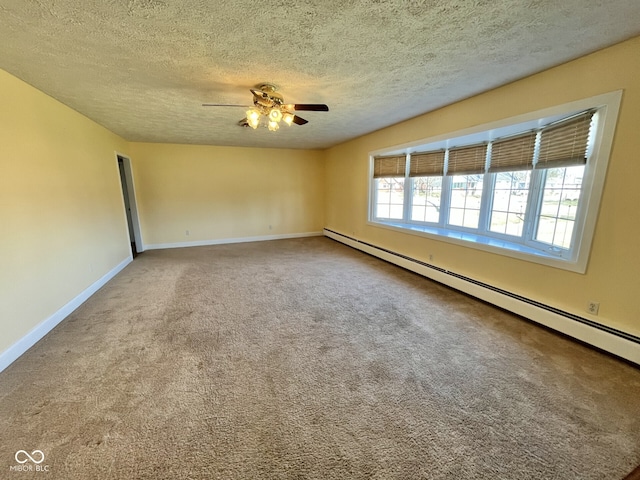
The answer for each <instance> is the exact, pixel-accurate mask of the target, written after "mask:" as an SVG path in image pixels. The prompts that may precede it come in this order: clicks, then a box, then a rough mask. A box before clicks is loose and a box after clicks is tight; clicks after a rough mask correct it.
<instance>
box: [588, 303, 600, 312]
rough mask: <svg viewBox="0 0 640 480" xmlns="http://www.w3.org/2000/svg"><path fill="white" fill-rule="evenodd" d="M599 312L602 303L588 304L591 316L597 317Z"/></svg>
mask: <svg viewBox="0 0 640 480" xmlns="http://www.w3.org/2000/svg"><path fill="white" fill-rule="evenodd" d="M598 310H600V302H589V303H588V304H587V312H589V313H590V314H591V315H597V314H598Z"/></svg>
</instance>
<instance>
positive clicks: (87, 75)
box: [0, 0, 640, 148]
mask: <svg viewBox="0 0 640 480" xmlns="http://www.w3.org/2000/svg"><path fill="white" fill-rule="evenodd" d="M639 19H640V1H638V0H562V1H556V0H553V1H551V0H549V1H545V0H530V1H518V0H442V1H436V0H430V1H429V0H427V1H412V0H368V1H362V0H352V1H350V2H343V1H342V0H324V1H323V0H315V1H300V2H295V3H294V2H287V1H285V0H262V1H258V2H256V1H242V0H221V1H215V2H214V1H211V0H183V1H171V0H164V1H161V0H128V1H127V0H75V1H74V0H28V1H27V0H0V68H2V69H4V70H6V71H8V72H10V73H12V74H13V75H15V76H17V77H19V78H21V79H23V80H24V81H26V82H28V83H30V84H31V85H33V86H35V87H36V88H38V89H40V90H42V91H43V92H45V93H47V94H49V95H51V96H52V97H54V98H56V99H58V100H60V101H61V102H63V103H65V104H66V105H69V106H70V107H72V108H74V109H75V110H77V111H79V112H81V113H83V114H84V115H86V116H87V117H89V118H91V119H93V120H95V121H96V122H98V123H99V124H101V125H104V126H105V127H107V128H108V129H109V130H111V131H113V132H115V133H117V134H119V135H121V136H122V137H124V138H125V139H127V140H130V141H144V142H172V143H196V144H215V145H238V146H259V147H283V148H325V147H329V146H332V145H335V144H337V143H340V142H343V141H345V140H348V139H350V138H354V137H356V136H359V135H362V134H364V133H368V132H371V131H374V130H377V129H380V128H382V127H385V126H388V125H391V124H393V123H397V122H398V121H401V120H405V119H408V118H411V117H414V116H416V115H419V114H421V113H424V112H427V111H430V110H433V109H435V108H438V107H441V106H443V105H447V104H450V103H452V102H455V101H457V100H460V99H463V98H466V97H469V96H471V95H474V94H476V93H479V92H482V91H485V90H487V89H490V88H493V87H496V86H499V85H502V84H504V83H507V82H510V81H512V80H515V79H518V78H521V77H524V76H527V75H530V74H532V73H535V72H538V71H541V70H544V69H546V68H548V67H551V66H553V65H557V64H559V63H563V62H565V61H568V60H571V59H573V58H576V57H579V56H582V55H584V54H586V53H589V52H592V51H595V50H597V49H600V48H602V47H605V46H608V45H611V44H614V43H617V42H619V41H622V40H625V39H627V38H630V37H632V36H636V35H638V34H640V22H639V21H638V20H639ZM261 82H272V83H275V84H276V85H278V86H279V87H280V90H279V91H280V93H282V94H283V95H284V99H285V101H286V102H287V103H326V104H328V105H329V108H330V111H329V112H328V113H323V112H301V113H300V115H301V116H302V117H304V118H306V119H307V120H309V123H308V124H307V125H304V126H296V125H294V126H291V127H286V126H283V127H282V128H281V129H280V130H279V131H278V132H275V133H273V132H269V131H268V130H267V129H266V128H260V129H258V130H255V131H254V130H251V129H249V128H241V127H239V126H237V121H238V120H240V119H241V118H242V117H244V110H243V109H242V108H232V107H227V108H212V107H209V108H205V107H202V106H201V104H202V103H203V102H212V103H232V104H249V103H250V102H251V94H250V92H249V90H248V89H249V88H250V87H253V86H255V85H256V84H258V83H261Z"/></svg>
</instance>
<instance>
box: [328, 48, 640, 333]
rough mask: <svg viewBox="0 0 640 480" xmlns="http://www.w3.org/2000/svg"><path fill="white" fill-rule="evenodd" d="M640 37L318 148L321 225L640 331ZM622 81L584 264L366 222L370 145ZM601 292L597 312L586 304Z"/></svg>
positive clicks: (597, 91) (584, 94) (599, 90)
mask: <svg viewBox="0 0 640 480" xmlns="http://www.w3.org/2000/svg"><path fill="white" fill-rule="evenodd" d="M638 52H640V37H638V38H635V39H632V40H630V41H627V42H624V43H621V44H619V45H616V46H614V47H611V48H608V49H605V50H602V51H599V52H596V53H594V54H592V55H589V56H586V57H583V58H580V59H578V60H575V61H572V62H570V63H566V64H564V65H561V66H559V67H556V68H553V69H550V70H547V71H545V72H542V73H540V74H537V75H533V76H531V77H528V78H526V79H523V80H520V81H517V82H514V83H512V84H509V85H506V86H503V87H501V88H497V89H495V90H492V91H490V92H487V93H484V94H482V95H478V96H476V97H473V98H470V99H467V100H464V101H462V102H459V103H456V104H453V105H450V106H448V107H445V108H442V109H440V110H437V111H434V112H431V113H429V114H426V115H423V116H420V117H418V118H415V119H412V120H410V121H407V122H403V123H401V124H398V125H395V126H392V127H389V128H386V129H383V130H380V131H378V132H375V133H372V134H369V135H366V136H364V137H360V138H358V139H356V140H353V141H350V142H347V143H344V144H342V145H339V146H336V147H334V148H332V149H330V150H328V151H327V155H326V193H325V194H326V214H325V219H326V227H327V228H329V229H332V230H335V231H337V232H340V233H343V234H346V235H350V236H354V237H356V238H357V239H359V240H364V241H367V242H369V243H373V244H375V245H378V246H381V247H384V248H387V249H390V250H393V251H396V252H399V253H402V254H405V255H409V256H411V257H414V258H417V259H419V260H423V261H427V259H428V256H429V255H430V254H431V255H433V257H434V261H433V263H435V264H436V265H438V266H441V267H444V268H447V269H450V270H452V271H454V272H456V273H460V274H463V275H466V276H468V277H471V278H474V279H477V280H480V281H483V282H486V283H489V284H491V285H494V286H496V287H500V288H503V289H506V290H509V291H511V292H514V293H517V294H520V295H524V296H525V297H528V298H531V299H534V300H538V301H540V302H543V303H545V304H548V305H552V306H555V307H558V308H561V309H563V310H566V311H569V312H572V313H575V314H578V315H581V316H584V317H588V318H592V319H593V320H596V321H598V322H600V323H603V324H606V325H609V326H612V327H615V328H619V329H621V330H624V331H627V332H629V333H632V334H635V335H640V302H638V301H637V299H636V296H637V295H638V293H639V292H640V247H639V245H640V241H639V240H638V239H639V238H640V215H638V214H637V213H636V206H637V205H640V188H639V186H638V185H639V180H638V179H640V157H639V156H638V153H637V152H640V80H639V79H640V55H638ZM619 89H624V94H623V99H622V105H621V110H620V116H619V120H618V125H617V130H616V135H615V139H614V144H613V149H612V152H611V157H610V161H609V168H608V173H607V178H606V184H605V188H604V193H603V198H602V203H601V208H600V214H599V217H598V223H597V227H596V232H595V236H594V240H593V247H592V251H591V257H590V261H589V265H588V268H587V272H586V274H584V275H583V274H578V273H572V272H568V271H564V270H559V269H556V268H552V267H546V266H543V265H539V264H534V263H529V262H525V261H521V260H517V259H513V258H509V257H503V256H500V255H495V254H492V253H487V252H483V251H480V250H476V249H472V248H467V247H462V246H457V245H452V244H449V243H445V242H440V241H435V240H430V239H426V238H423V237H418V236H415V235H410V234H405V233H399V232H395V231H390V230H388V229H383V228H379V227H375V226H371V225H367V224H366V221H367V211H368V209H367V192H368V178H367V176H368V158H369V157H368V153H369V152H370V151H372V150H376V149H382V148H385V147H390V146H394V145H398V144H402V143H406V142H411V141H415V140H419V139H423V138H428V137H432V136H436V135H440V134H446V133H450V132H454V131H457V130H461V129H464V128H468V127H472V126H475V125H480V124H484V123H488V122H492V121H496V120H500V119H504V118H509V117H512V116H515V115H519V114H523V113H528V112H532V111H536V110H539V109H542V108H546V107H551V106H555V105H560V104H563V103H567V102H570V101H573V100H579V99H583V98H588V97H591V96H594V95H598V94H602V93H606V92H611V91H614V90H619ZM590 300H594V301H599V302H601V305H600V313H599V316H597V317H589V316H588V315H587V314H586V311H585V309H586V305H587V302H588V301H590Z"/></svg>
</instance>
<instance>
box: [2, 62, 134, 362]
mask: <svg viewBox="0 0 640 480" xmlns="http://www.w3.org/2000/svg"><path fill="white" fill-rule="evenodd" d="M116 150H119V151H123V152H124V151H126V143H125V142H124V141H123V140H122V139H121V138H120V137H118V136H116V135H114V134H113V133H111V132H109V131H108V130H106V129H104V128H103V127H101V126H99V125H97V124H96V123H94V122H92V121H91V120H89V119H87V118H86V117H84V116H82V115H80V114H79V113H77V112H75V111H74V110H71V109H70V108H68V107H66V106H64V105H62V104H61V103H59V102H57V101H55V100H53V99H52V98H50V97H48V96H47V95H45V94H43V93H42V92H40V91H38V90H36V89H34V88H33V87H31V86H29V85H27V84H26V83H24V82H22V81H21V80H18V79H17V78H15V77H13V76H11V75H9V74H8V73H6V72H4V71H3V70H0V151H1V152H2V156H1V160H0V162H1V164H2V173H1V174H0V332H1V335H0V354H1V353H2V352H3V351H5V350H6V349H7V348H8V347H10V346H11V345H12V344H14V343H15V342H17V341H18V340H19V339H21V338H22V337H24V336H25V335H26V334H27V333H28V332H29V331H30V330H31V329H32V328H34V327H35V326H36V325H37V324H39V323H40V322H42V321H43V320H45V319H47V318H48V317H50V316H51V315H52V314H54V313H55V312H56V311H57V310H59V309H60V308H61V307H62V306H64V305H65V304H66V303H68V302H69V301H71V300H73V299H74V298H75V297H76V296H77V295H79V294H80V293H81V292H82V291H83V290H85V289H86V288H87V287H89V286H90V285H91V284H92V283H94V282H95V281H96V280H98V279H99V278H101V277H102V276H103V275H105V274H106V273H107V272H109V271H110V270H111V269H112V268H114V267H115V266H116V265H118V264H119V263H120V262H122V261H123V260H124V259H126V258H127V256H128V255H129V254H130V253H131V251H130V249H129V244H128V242H129V240H128V234H127V227H126V219H125V216H124V207H123V200H122V193H121V187H120V179H119V174H118V165H117V161H116V157H115V151H116Z"/></svg>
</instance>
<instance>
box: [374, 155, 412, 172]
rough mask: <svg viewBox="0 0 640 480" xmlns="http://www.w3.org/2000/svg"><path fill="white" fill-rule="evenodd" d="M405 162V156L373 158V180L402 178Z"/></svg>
mask: <svg viewBox="0 0 640 480" xmlns="http://www.w3.org/2000/svg"><path fill="white" fill-rule="evenodd" d="M406 161H407V157H406V155H393V156H389V157H374V159H373V178H381V177H387V178H388V177H404V172H405V166H406Z"/></svg>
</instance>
